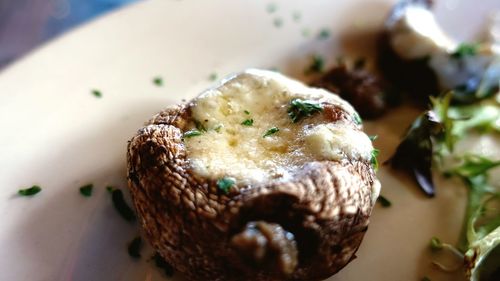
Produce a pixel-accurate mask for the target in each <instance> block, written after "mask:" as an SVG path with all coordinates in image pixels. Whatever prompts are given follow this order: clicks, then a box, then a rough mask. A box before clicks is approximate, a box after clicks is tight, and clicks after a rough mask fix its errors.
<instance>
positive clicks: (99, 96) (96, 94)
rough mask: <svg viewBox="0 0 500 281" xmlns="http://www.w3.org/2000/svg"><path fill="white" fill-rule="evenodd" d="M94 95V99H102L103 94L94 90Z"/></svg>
mask: <svg viewBox="0 0 500 281" xmlns="http://www.w3.org/2000/svg"><path fill="white" fill-rule="evenodd" d="M92 95H94V97H96V98H101V97H102V93H101V91H99V90H92Z"/></svg>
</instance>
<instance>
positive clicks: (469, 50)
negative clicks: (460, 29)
mask: <svg viewBox="0 0 500 281" xmlns="http://www.w3.org/2000/svg"><path fill="white" fill-rule="evenodd" d="M478 49H479V45H478V44H474V43H472V44H471V43H462V44H460V45H459V46H458V48H457V49H456V50H455V52H453V53H452V54H451V55H450V56H451V57H452V58H454V59H462V58H465V57H467V56H475V55H476V54H477V52H478Z"/></svg>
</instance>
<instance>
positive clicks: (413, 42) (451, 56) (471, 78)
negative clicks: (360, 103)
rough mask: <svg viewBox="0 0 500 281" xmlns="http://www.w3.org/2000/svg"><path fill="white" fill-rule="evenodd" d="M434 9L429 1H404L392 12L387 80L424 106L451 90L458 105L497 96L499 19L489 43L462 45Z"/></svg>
mask: <svg viewBox="0 0 500 281" xmlns="http://www.w3.org/2000/svg"><path fill="white" fill-rule="evenodd" d="M431 8H432V1H429V0H404V1H400V2H399V3H398V4H397V5H396V6H395V7H394V8H393V10H392V13H391V15H390V16H389V18H388V20H387V21H386V24H385V32H384V35H383V36H382V38H381V40H380V59H379V67H380V69H381V70H382V72H383V73H384V75H385V76H386V77H387V78H388V79H389V80H390V81H391V82H392V83H394V84H395V85H397V86H398V87H399V88H401V89H403V90H405V91H408V92H410V93H411V94H412V95H414V96H415V97H417V98H419V99H420V100H421V101H423V102H427V96H429V95H438V94H439V93H441V92H442V91H447V90H454V95H453V97H452V98H453V100H452V101H453V102H454V103H471V102H474V101H477V100H480V99H483V98H486V97H489V96H491V95H493V94H494V93H495V92H496V91H497V90H498V86H499V82H498V76H500V74H499V73H500V60H499V59H498V55H499V54H500V38H499V37H500V36H499V35H498V34H500V33H498V29H500V14H498V15H496V18H495V17H493V20H492V25H491V27H490V32H489V36H488V38H485V39H484V40H483V41H482V42H480V43H462V42H459V41H457V40H454V39H453V38H452V37H451V36H449V35H448V34H447V33H446V32H445V31H444V30H443V29H442V28H441V26H440V25H439V23H438V22H437V20H436V19H435V17H434V15H433V13H432V10H431Z"/></svg>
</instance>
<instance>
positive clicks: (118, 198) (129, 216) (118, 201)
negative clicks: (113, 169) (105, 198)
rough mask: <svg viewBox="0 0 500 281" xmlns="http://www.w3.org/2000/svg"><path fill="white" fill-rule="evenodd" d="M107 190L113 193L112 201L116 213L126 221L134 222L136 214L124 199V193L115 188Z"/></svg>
mask: <svg viewBox="0 0 500 281" xmlns="http://www.w3.org/2000/svg"><path fill="white" fill-rule="evenodd" d="M106 189H107V190H108V191H109V192H110V193H111V199H112V201H113V205H114V206H115V209H116V211H117V212H118V213H119V214H120V215H121V216H122V218H124V219H125V220H126V221H130V222H131V221H134V220H135V213H134V211H132V209H131V208H130V207H129V206H128V204H127V202H125V198H124V197H123V192H122V191H121V190H120V189H118V188H113V187H111V186H108V187H106Z"/></svg>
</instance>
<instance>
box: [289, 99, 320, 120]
mask: <svg viewBox="0 0 500 281" xmlns="http://www.w3.org/2000/svg"><path fill="white" fill-rule="evenodd" d="M321 111H323V107H322V106H321V104H319V103H316V102H312V101H308V100H303V99H292V100H291V101H290V106H289V107H288V110H287V113H288V116H289V117H290V119H292V122H293V123H297V122H299V121H300V120H302V119H303V118H305V117H309V116H312V115H313V114H315V113H318V112H321Z"/></svg>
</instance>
